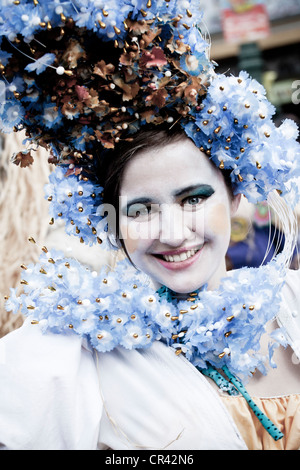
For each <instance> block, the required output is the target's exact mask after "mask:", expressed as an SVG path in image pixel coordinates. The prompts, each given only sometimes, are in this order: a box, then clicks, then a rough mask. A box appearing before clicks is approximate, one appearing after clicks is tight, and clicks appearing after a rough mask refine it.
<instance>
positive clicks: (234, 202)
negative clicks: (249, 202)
mask: <svg viewBox="0 0 300 470" xmlns="http://www.w3.org/2000/svg"><path fill="white" fill-rule="evenodd" d="M241 197H242V195H241V194H237V195H236V196H233V199H232V201H231V217H233V216H234V214H235V213H236V211H237V210H238V208H239V205H240V202H241Z"/></svg>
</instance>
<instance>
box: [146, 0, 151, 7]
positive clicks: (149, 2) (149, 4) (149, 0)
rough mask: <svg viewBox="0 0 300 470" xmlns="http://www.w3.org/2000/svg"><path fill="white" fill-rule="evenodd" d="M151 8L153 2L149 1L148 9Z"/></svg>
mask: <svg viewBox="0 0 300 470" xmlns="http://www.w3.org/2000/svg"><path fill="white" fill-rule="evenodd" d="M151 6H152V2H151V0H148V1H147V8H151Z"/></svg>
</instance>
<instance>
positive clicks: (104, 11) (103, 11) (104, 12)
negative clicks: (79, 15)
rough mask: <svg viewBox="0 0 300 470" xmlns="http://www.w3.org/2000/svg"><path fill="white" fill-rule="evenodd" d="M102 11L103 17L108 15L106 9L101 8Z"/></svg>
mask: <svg viewBox="0 0 300 470" xmlns="http://www.w3.org/2000/svg"><path fill="white" fill-rule="evenodd" d="M102 13H103V16H105V17H106V16H108V11H106V10H104V9H103V10H102Z"/></svg>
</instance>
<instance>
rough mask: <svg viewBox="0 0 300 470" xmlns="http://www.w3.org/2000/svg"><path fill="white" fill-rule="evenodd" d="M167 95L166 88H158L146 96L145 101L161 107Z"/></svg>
mask: <svg viewBox="0 0 300 470" xmlns="http://www.w3.org/2000/svg"><path fill="white" fill-rule="evenodd" d="M167 96H168V92H167V90H166V89H165V88H159V89H158V90H156V91H155V92H154V93H152V95H149V96H147V98H146V101H147V102H150V104H152V105H154V106H158V107H159V108H163V107H164V106H165V104H166V98H167Z"/></svg>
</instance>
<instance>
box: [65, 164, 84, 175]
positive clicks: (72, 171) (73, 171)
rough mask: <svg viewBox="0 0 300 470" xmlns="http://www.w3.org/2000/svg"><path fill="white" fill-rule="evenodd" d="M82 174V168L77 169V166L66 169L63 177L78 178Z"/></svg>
mask: <svg viewBox="0 0 300 470" xmlns="http://www.w3.org/2000/svg"><path fill="white" fill-rule="evenodd" d="M81 172H82V168H79V167H78V166H75V167H74V168H68V170H67V171H66V174H65V177H67V176H70V175H75V176H78V175H80V173H81Z"/></svg>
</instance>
